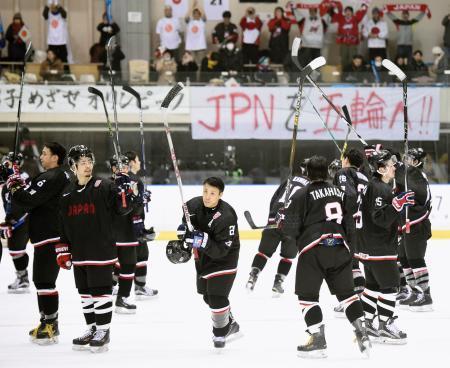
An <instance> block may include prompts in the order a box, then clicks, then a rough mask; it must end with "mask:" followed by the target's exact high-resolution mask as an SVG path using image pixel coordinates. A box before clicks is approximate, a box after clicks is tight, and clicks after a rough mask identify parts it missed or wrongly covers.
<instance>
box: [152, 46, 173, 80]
mask: <svg viewBox="0 0 450 368" xmlns="http://www.w3.org/2000/svg"><path fill="white" fill-rule="evenodd" d="M156 71H157V72H158V73H159V78H158V84H173V83H174V82H175V73H176V71H177V63H176V61H175V60H174V58H173V57H172V52H171V51H170V50H164V51H163V53H162V57H161V58H160V59H158V60H156Z"/></svg>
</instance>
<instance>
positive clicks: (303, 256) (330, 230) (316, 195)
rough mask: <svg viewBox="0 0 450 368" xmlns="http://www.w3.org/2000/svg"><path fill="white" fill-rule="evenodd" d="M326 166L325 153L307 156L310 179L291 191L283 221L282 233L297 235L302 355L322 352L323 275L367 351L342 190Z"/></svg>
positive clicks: (363, 348) (321, 355)
mask: <svg viewBox="0 0 450 368" xmlns="http://www.w3.org/2000/svg"><path fill="white" fill-rule="evenodd" d="M327 168H328V166H327V161H326V159H325V157H322V156H313V157H311V158H310V159H309V160H308V162H307V164H306V171H307V176H308V178H309V179H310V180H311V182H310V184H308V185H307V186H306V187H304V188H302V189H300V190H298V191H297V193H295V194H294V196H293V197H292V200H291V201H292V203H291V204H290V206H289V207H288V208H287V209H286V214H285V220H284V222H283V223H282V229H283V232H284V233H285V234H286V235H288V236H290V237H292V238H294V239H296V241H297V246H298V249H299V257H298V261H297V274H296V283H295V293H296V294H297V296H298V300H299V303H300V307H301V309H302V314H303V317H304V319H305V323H306V325H307V330H306V332H307V333H308V334H309V336H310V338H309V340H308V342H307V343H306V344H304V345H300V346H298V347H297V351H298V353H299V355H300V356H302V357H318V358H323V357H326V349H327V344H326V340H325V326H324V324H323V322H322V320H323V317H322V311H321V308H320V306H319V292H320V288H321V285H322V283H323V280H325V281H326V282H327V284H328V287H329V289H330V292H331V293H332V294H335V295H336V297H337V299H338V300H339V301H340V302H341V303H343V304H344V309H345V314H346V316H347V318H348V320H349V321H350V323H351V324H352V325H353V327H354V328H355V335H356V339H357V342H358V347H359V349H360V351H361V352H363V353H364V354H368V352H369V349H370V342H369V339H368V337H367V334H366V331H365V329H364V317H363V307H362V304H361V301H360V300H359V298H358V296H357V295H356V293H355V291H354V285H353V277H352V253H351V251H350V248H349V246H348V244H347V242H346V239H345V227H344V224H343V221H342V220H343V215H344V214H345V212H344V210H345V207H344V193H343V192H342V191H341V190H340V189H339V188H338V187H336V186H334V185H332V184H329V183H327V181H326V180H327V175H328V173H327Z"/></svg>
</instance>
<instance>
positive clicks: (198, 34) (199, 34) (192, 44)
mask: <svg viewBox="0 0 450 368" xmlns="http://www.w3.org/2000/svg"><path fill="white" fill-rule="evenodd" d="M186 28H187V29H186V50H190V51H196V50H205V49H206V33H205V22H204V21H203V20H202V19H198V20H197V19H191V20H189V22H188V24H187V27H186Z"/></svg>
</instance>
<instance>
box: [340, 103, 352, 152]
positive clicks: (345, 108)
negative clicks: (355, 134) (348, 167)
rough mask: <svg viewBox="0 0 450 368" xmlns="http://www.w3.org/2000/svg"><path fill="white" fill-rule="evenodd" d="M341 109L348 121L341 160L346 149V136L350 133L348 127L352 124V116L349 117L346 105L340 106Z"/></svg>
mask: <svg viewBox="0 0 450 368" xmlns="http://www.w3.org/2000/svg"><path fill="white" fill-rule="evenodd" d="M342 111H343V112H344V115H345V119H346V120H347V122H348V125H347V135H346V136H345V141H344V146H343V147H342V151H341V160H342V159H343V158H344V152H345V151H347V145H348V136H349V135H350V131H351V129H350V127H351V126H353V124H352V118H351V117H350V113H349V112H348V108H347V105H344V106H342Z"/></svg>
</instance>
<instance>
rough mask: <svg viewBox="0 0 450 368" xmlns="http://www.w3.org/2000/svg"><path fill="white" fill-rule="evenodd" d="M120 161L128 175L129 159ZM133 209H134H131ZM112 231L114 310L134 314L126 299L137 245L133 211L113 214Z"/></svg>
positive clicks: (113, 165)
mask: <svg viewBox="0 0 450 368" xmlns="http://www.w3.org/2000/svg"><path fill="white" fill-rule="evenodd" d="M120 160H121V162H122V173H125V174H126V175H128V173H129V171H130V168H129V161H128V158H127V157H126V156H124V155H122V156H121V158H120ZM109 163H110V167H111V172H112V174H113V175H112V180H115V177H116V175H117V174H119V175H122V173H119V167H118V162H117V157H116V156H114V157H112V158H111V159H110V160H109ZM134 190H135V192H136V194H137V184H136V183H135V184H134ZM133 211H134V210H133ZM114 233H115V238H116V247H117V258H118V261H117V262H116V264H115V265H114V276H113V281H114V283H113V284H114V286H115V285H117V284H118V286H119V287H118V290H117V297H116V303H115V305H116V308H115V312H116V313H119V314H135V313H136V305H135V304H132V303H130V302H129V301H128V297H129V296H130V293H131V288H132V286H133V280H134V277H135V275H134V272H135V270H136V259H137V257H136V248H137V247H138V246H139V242H138V240H137V236H136V233H135V231H134V225H133V212H130V213H129V214H127V215H126V216H121V215H116V216H114Z"/></svg>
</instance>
